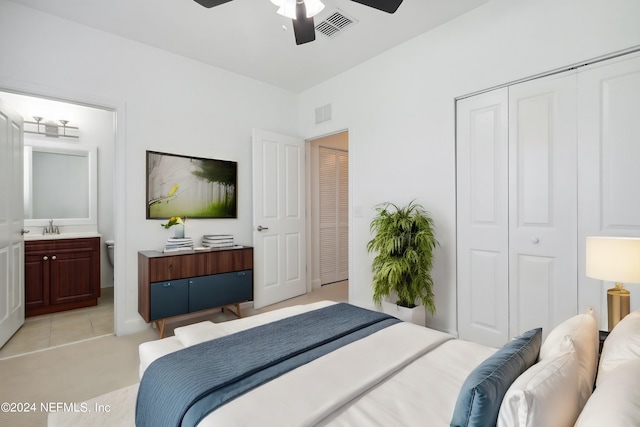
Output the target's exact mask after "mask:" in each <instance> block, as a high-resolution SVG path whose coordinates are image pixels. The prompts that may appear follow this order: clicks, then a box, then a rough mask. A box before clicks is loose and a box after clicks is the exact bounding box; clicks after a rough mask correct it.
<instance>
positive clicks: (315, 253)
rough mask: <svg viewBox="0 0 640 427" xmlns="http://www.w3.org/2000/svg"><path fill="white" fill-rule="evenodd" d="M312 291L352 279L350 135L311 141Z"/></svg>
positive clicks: (336, 135) (333, 135)
mask: <svg viewBox="0 0 640 427" xmlns="http://www.w3.org/2000/svg"><path fill="white" fill-rule="evenodd" d="M309 149H310V165H309V166H310V168H309V178H310V179H309V181H310V188H309V189H310V193H309V194H310V231H311V232H310V235H309V237H310V241H311V245H310V248H311V284H312V289H314V290H315V289H319V288H320V287H321V286H323V285H327V284H330V283H336V282H342V281H346V280H348V278H349V132H348V131H342V132H338V133H335V134H331V135H326V136H323V137H320V138H316V139H313V140H310V141H309Z"/></svg>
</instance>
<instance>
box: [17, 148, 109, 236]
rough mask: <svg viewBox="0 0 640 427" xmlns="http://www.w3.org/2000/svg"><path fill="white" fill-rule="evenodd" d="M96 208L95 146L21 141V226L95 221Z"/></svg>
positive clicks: (79, 223)
mask: <svg viewBox="0 0 640 427" xmlns="http://www.w3.org/2000/svg"><path fill="white" fill-rule="evenodd" d="M27 144H28V145H27ZM96 210H97V149H96V147H95V146H86V145H84V144H83V145H76V144H66V143H61V142H46V143H33V142H29V143H27V142H26V141H25V147H24V223H25V226H46V225H48V224H49V220H50V219H53V221H54V224H55V225H85V224H96V223H97V217H96Z"/></svg>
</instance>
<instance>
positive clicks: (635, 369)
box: [576, 326, 640, 427]
mask: <svg viewBox="0 0 640 427" xmlns="http://www.w3.org/2000/svg"><path fill="white" fill-rule="evenodd" d="M617 327H618V326H616V328H617ZM614 329H615V328H614ZM612 332H613V331H612ZM605 342H606V341H605ZM638 378H640V359H635V360H631V361H628V362H626V363H623V364H621V365H619V366H618V367H617V368H615V369H613V370H612V371H611V372H609V374H608V375H607V379H606V381H603V382H602V384H601V385H599V386H598V387H596V390H595V391H594V392H593V395H592V396H591V398H590V399H589V401H588V402H587V404H586V406H585V407H584V409H583V410H582V413H581V414H580V417H579V418H578V421H577V422H576V427H602V426H637V425H638V422H639V420H640V405H638V402H640V387H638Z"/></svg>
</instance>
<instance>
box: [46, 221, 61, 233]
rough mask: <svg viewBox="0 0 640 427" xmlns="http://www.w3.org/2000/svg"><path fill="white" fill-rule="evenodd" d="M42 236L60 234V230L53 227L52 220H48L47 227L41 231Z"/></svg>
mask: <svg viewBox="0 0 640 427" xmlns="http://www.w3.org/2000/svg"><path fill="white" fill-rule="evenodd" d="M42 234H60V228H59V227H58V226H55V227H54V226H53V220H52V219H50V220H49V226H48V227H44V228H43V229H42Z"/></svg>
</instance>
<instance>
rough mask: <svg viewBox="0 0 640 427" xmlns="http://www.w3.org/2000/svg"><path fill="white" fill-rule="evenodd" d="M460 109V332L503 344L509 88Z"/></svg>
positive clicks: (505, 330) (506, 318)
mask: <svg viewBox="0 0 640 427" xmlns="http://www.w3.org/2000/svg"><path fill="white" fill-rule="evenodd" d="M456 108H457V146H456V151H457V183H458V185H457V206H458V218H457V229H458V233H457V235H458V239H457V260H458V262H457V272H458V273H457V274H458V331H459V334H460V338H462V339H466V340H473V341H477V342H481V343H483V344H486V345H489V346H494V347H500V346H502V345H503V344H504V343H505V342H507V340H508V333H509V329H508V326H509V294H508V291H509V283H508V280H509V259H508V256H509V254H508V251H509V246H508V243H509V234H508V233H509V215H508V198H507V196H508V157H507V153H508V151H507V144H508V132H507V129H508V126H507V120H508V116H507V113H508V90H507V89H506V88H504V89H498V90H495V91H492V92H488V93H485V94H481V95H477V96H474V97H471V98H467V99H463V100H460V101H458V102H457V107H456Z"/></svg>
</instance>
